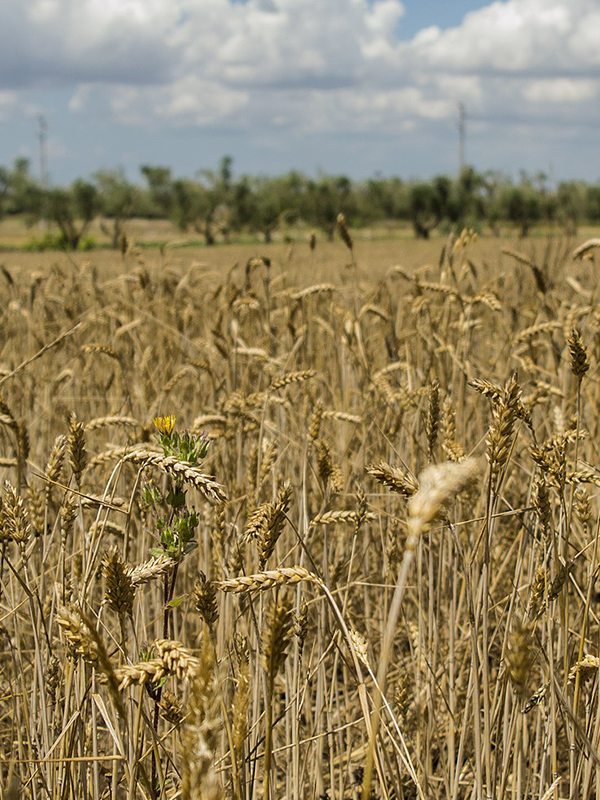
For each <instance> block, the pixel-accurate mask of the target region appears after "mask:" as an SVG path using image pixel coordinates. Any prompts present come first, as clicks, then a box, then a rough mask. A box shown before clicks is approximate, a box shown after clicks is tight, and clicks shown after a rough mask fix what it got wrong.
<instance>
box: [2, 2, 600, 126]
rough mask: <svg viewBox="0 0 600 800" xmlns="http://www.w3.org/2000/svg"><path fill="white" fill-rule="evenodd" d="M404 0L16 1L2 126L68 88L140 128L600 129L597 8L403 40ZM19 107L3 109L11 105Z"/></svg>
mask: <svg viewBox="0 0 600 800" xmlns="http://www.w3.org/2000/svg"><path fill="white" fill-rule="evenodd" d="M404 11H405V9H404V7H403V4H402V3H401V2H399V0H374V2H368V1H367V0H327V2H323V0H247V1H246V2H240V1H239V0H238V1H237V2H233V1H232V0H25V2H23V0H3V2H2V4H1V5H0V74H1V75H2V77H3V82H2V85H1V86H0V90H1V92H0V114H2V115H4V116H6V115H7V114H10V113H11V109H13V108H14V107H15V99H18V98H24V97H26V96H27V94H28V93H31V92H34V91H39V90H45V89H62V90H64V89H68V90H69V91H70V92H71V101H70V105H69V109H70V111H71V112H72V113H74V114H85V113H87V112H88V111H89V110H90V109H94V110H95V111H96V112H98V109H101V110H102V113H103V114H104V115H105V117H106V118H108V119H111V120H113V121H116V122H119V123H123V124H127V125H156V126H185V125H192V126H198V127H200V128H206V129H210V128H224V129H228V130H241V131H243V130H249V131H250V130H257V129H259V128H261V127H262V128H264V129H268V130H285V129H290V130H293V131H294V132H296V133H302V132H306V133H318V132H324V133H335V132H336V131H341V130H343V131H345V132H348V131H356V132H365V131H377V132H386V131H399V130H409V129H413V128H415V127H418V126H419V125H427V124H430V123H431V122H435V121H439V120H444V119H447V120H451V119H452V118H453V117H454V116H455V115H456V104H457V103H458V102H463V103H465V104H466V105H467V108H468V112H469V115H470V117H471V119H472V120H473V122H474V124H479V125H480V126H483V127H485V126H486V125H493V124H495V121H497V120H499V119H500V118H503V119H505V120H506V119H508V120H514V121H515V122H516V123H522V124H534V125H535V124H536V123H537V122H540V123H547V122H548V120H550V119H552V121H553V124H554V125H555V126H558V127H560V126H561V125H562V126H564V127H565V129H568V128H569V126H573V124H575V123H577V124H580V125H587V126H591V125H594V124H596V123H597V122H598V121H599V120H598V117H599V116H600V114H599V112H598V108H597V106H598V103H597V100H598V96H599V89H600V47H598V42H599V41H600V9H599V8H598V2H597V0H507V1H505V2H493V3H491V4H489V5H486V6H484V7H482V8H481V9H480V10H477V11H473V12H471V13H469V14H467V15H466V16H465V18H464V20H463V21H462V23H461V24H460V25H459V26H457V27H455V28H452V29H448V30H440V29H439V28H437V27H429V28H426V29H423V30H421V31H420V32H419V33H418V34H417V35H416V36H414V37H413V38H412V39H410V40H405V39H403V36H402V18H403V15H404ZM2 98H4V99H2Z"/></svg>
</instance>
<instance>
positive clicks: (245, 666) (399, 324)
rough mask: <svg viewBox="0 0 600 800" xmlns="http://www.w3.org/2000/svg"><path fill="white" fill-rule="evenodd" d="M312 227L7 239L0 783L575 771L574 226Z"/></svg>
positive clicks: (579, 332)
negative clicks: (274, 237)
mask: <svg viewBox="0 0 600 800" xmlns="http://www.w3.org/2000/svg"><path fill="white" fill-rule="evenodd" d="M342 234H343V235H344V239H345V242H340V241H337V242H335V243H333V244H323V243H318V244H317V247H316V249H315V250H314V251H311V250H310V248H309V247H308V244H306V243H297V244H295V245H293V246H289V245H283V244H274V245H271V246H269V247H265V246H261V245H258V246H249V245H235V246H228V247H219V248H216V249H211V250H207V249H199V250H198V251H197V252H196V251H194V250H191V249H184V250H179V249H175V248H164V249H163V250H156V251H147V250H143V251H142V250H139V249H136V248H132V249H130V250H129V252H128V253H127V254H126V255H125V256H124V257H123V258H121V257H120V256H118V255H115V254H113V253H109V252H105V251H101V252H94V253H91V254H86V255H76V256H72V257H71V256H67V255H64V254H52V255H50V254H46V255H39V254H38V255H35V254H28V253H5V254H4V256H3V258H2V275H0V281H2V282H3V291H4V295H5V297H6V303H5V304H4V306H3V309H2V312H1V313H2V332H3V339H2V346H1V350H0V442H1V448H0V470H1V472H2V475H1V476H0V477H1V478H2V480H3V482H4V483H3V488H2V489H1V492H0V496H1V506H0V553H1V556H0V616H1V627H0V634H1V636H2V650H1V652H0V693H1V694H0V769H1V770H2V779H1V780H0V785H1V787H2V788H1V789H0V796H1V797H2V798H4V797H6V798H15V797H32V798H36V800H37V799H38V798H39V799H40V800H41V799H42V798H52V800H55V799H56V800H59V798H60V800H71V799H73V800H75V798H78V799H79V798H82V799H83V798H86V799H87V798H90V797H92V798H98V799H100V798H115V800H116V798H126V799H127V800H130V799H131V800H133V798H169V799H170V798H177V797H181V798H183V800H188V799H189V800H191V799H192V798H203V799H204V798H220V797H233V798H235V799H236V800H249V799H250V798H253V797H257V798H258V797H262V798H265V800H269V799H270V798H272V799H273V800H275V798H282V797H286V798H289V799H290V800H304V799H305V798H306V799H307V800H313V798H314V799H315V800H316V799H317V798H324V797H327V798H330V800H334V799H335V800H358V798H363V800H367V798H371V797H373V798H382V800H384V799H385V800H392V799H393V800H400V799H401V798H404V799H406V800H408V799H409V798H411V799H412V798H416V797H418V798H427V800H429V799H430V798H440V799H441V798H452V799H453V800H458V799H459V798H460V799H462V798H473V797H476V798H487V797H490V798H492V797H493V798H495V797H497V798H507V797H510V798H518V799H519V800H521V799H523V800H524V799H525V798H545V799H546V800H550V798H556V799H557V800H558V798H586V799H587V798H592V797H595V796H597V794H598V792H599V791H600V748H599V744H600V705H599V699H598V670H599V669H600V666H599V665H600V661H599V656H600V652H599V646H600V643H599V634H600V625H599V621H598V617H597V614H596V608H595V606H596V600H597V590H596V585H597V578H598V530H599V527H598V505H597V492H598V486H599V485H600V471H599V470H598V468H597V467H596V465H597V464H598V463H599V461H600V459H599V454H598V444H597V443H598V434H599V420H600V417H599V415H598V411H597V409H598V405H599V400H600V397H599V394H600V393H599V383H598V376H599V373H598V360H599V357H600V339H599V336H598V335H599V331H600V318H599V316H598V311H597V294H598V288H599V287H598V279H597V263H596V262H597V260H598V258H599V257H600V256H599V255H598V251H597V250H594V249H591V250H589V252H587V253H586V254H585V257H584V258H583V259H581V258H578V259H575V258H574V257H573V251H574V249H575V246H576V244H579V243H580V242H579V241H578V242H576V243H575V242H565V241H562V240H559V239H552V240H548V241H545V240H535V241H533V240H532V241H525V242H519V241H516V240H494V239H484V240H474V239H473V237H471V236H470V235H469V234H468V233H466V232H465V233H464V234H463V235H461V236H460V237H458V238H455V239H450V240H446V241H441V240H440V241H434V242H429V243H415V242H413V241H398V242H380V241H373V242H366V241H357V240H356V239H353V238H352V236H351V234H350V233H349V232H347V231H346V232H344V230H343V228H342ZM265 256H267V257H268V258H265Z"/></svg>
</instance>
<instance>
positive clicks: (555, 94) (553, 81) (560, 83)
mask: <svg viewBox="0 0 600 800" xmlns="http://www.w3.org/2000/svg"><path fill="white" fill-rule="evenodd" d="M598 88H599V85H598V81H594V80H590V79H583V78H581V79H571V78H550V79H548V80H534V81H527V82H526V83H525V85H524V87H523V97H524V98H525V100H528V101H530V102H532V103H555V104H557V103H558V104H561V103H584V102H586V101H588V100H592V99H593V98H594V97H595V96H596V95H597V94H598Z"/></svg>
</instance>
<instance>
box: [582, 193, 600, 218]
mask: <svg viewBox="0 0 600 800" xmlns="http://www.w3.org/2000/svg"><path fill="white" fill-rule="evenodd" d="M585 207H586V217H587V219H588V220H589V221H590V222H594V223H598V222H600V184H594V185H592V186H587V187H586V200H585Z"/></svg>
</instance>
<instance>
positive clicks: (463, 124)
mask: <svg viewBox="0 0 600 800" xmlns="http://www.w3.org/2000/svg"><path fill="white" fill-rule="evenodd" d="M466 129H467V111H466V108H465V104H464V103H459V104H458V171H459V174H460V173H461V172H462V171H463V169H464V168H465V139H466V134H467V131H466Z"/></svg>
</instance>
